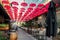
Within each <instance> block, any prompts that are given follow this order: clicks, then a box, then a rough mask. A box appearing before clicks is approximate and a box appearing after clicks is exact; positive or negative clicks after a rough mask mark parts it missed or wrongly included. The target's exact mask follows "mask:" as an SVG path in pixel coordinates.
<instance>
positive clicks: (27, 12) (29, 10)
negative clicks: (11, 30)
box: [21, 8, 33, 20]
mask: <svg viewBox="0 0 60 40" xmlns="http://www.w3.org/2000/svg"><path fill="white" fill-rule="evenodd" d="M32 10H33V8H28V9H27V11H26V13H25V14H24V16H23V17H22V19H21V20H24V18H25V17H26V16H27V15H28V14H29V13H30V12H31V11H32Z"/></svg>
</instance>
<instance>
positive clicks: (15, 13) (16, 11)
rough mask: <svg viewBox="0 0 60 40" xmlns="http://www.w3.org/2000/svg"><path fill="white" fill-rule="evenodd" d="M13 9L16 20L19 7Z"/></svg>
mask: <svg viewBox="0 0 60 40" xmlns="http://www.w3.org/2000/svg"><path fill="white" fill-rule="evenodd" d="M12 8H13V11H14V12H13V13H14V17H15V20H16V19H17V15H18V8H17V7H12Z"/></svg>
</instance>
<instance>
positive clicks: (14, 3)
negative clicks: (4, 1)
mask: <svg viewBox="0 0 60 40" xmlns="http://www.w3.org/2000/svg"><path fill="white" fill-rule="evenodd" d="M11 4H13V5H19V4H18V3H17V2H15V1H14V2H12V3H11Z"/></svg>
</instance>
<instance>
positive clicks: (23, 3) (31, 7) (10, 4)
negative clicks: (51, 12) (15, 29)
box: [1, 0, 51, 22]
mask: <svg viewBox="0 0 60 40" xmlns="http://www.w3.org/2000/svg"><path fill="white" fill-rule="evenodd" d="M50 1H51V0H47V2H46V0H34V1H33V0H29V1H28V0H18V1H17V0H1V4H3V7H4V8H5V10H6V11H7V14H8V15H9V17H10V18H11V20H13V21H15V20H16V21H20V22H21V21H27V20H28V21H29V20H32V19H33V18H35V17H37V16H39V15H42V14H44V13H45V12H48V7H49V2H50Z"/></svg>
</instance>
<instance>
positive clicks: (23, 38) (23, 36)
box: [18, 28, 37, 40]
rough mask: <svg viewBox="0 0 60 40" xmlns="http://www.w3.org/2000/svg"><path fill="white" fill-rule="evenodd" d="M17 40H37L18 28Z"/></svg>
mask: <svg viewBox="0 0 60 40" xmlns="http://www.w3.org/2000/svg"><path fill="white" fill-rule="evenodd" d="M18 40H37V39H35V38H34V37H32V36H31V35H29V34H28V33H26V32H25V31H23V30H22V29H20V28H18Z"/></svg>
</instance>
